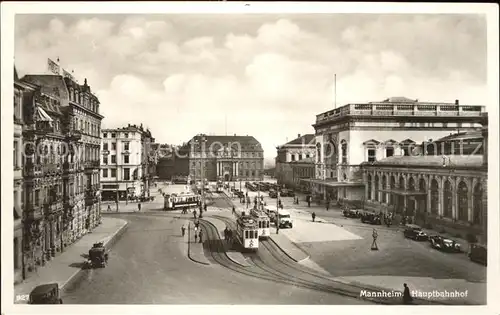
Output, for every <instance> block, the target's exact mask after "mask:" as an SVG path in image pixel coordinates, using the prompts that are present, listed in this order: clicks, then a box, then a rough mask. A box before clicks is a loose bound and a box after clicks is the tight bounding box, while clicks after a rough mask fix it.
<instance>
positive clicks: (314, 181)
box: [300, 178, 365, 187]
mask: <svg viewBox="0 0 500 315" xmlns="http://www.w3.org/2000/svg"><path fill="white" fill-rule="evenodd" d="M300 181H301V182H306V183H311V184H315V185H320V186H321V185H323V186H328V187H363V186H365V184H364V183H361V182H338V181H329V180H321V179H310V178H301V179H300Z"/></svg>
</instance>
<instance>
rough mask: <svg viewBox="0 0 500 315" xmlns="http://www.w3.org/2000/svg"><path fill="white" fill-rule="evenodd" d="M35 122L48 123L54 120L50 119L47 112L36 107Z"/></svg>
mask: <svg viewBox="0 0 500 315" xmlns="http://www.w3.org/2000/svg"><path fill="white" fill-rule="evenodd" d="M36 113H37V115H36V118H37V119H36V120H37V121H48V122H53V121H54V120H53V119H52V118H51V117H50V115H49V114H47V112H46V111H45V110H44V109H43V108H41V107H37V108H36Z"/></svg>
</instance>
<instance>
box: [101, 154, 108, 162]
mask: <svg viewBox="0 0 500 315" xmlns="http://www.w3.org/2000/svg"><path fill="white" fill-rule="evenodd" d="M102 163H103V164H108V156H107V155H105V156H103V157H102Z"/></svg>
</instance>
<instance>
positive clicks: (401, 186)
mask: <svg viewBox="0 0 500 315" xmlns="http://www.w3.org/2000/svg"><path fill="white" fill-rule="evenodd" d="M399 189H402V190H406V187H405V178H404V177H403V176H399Z"/></svg>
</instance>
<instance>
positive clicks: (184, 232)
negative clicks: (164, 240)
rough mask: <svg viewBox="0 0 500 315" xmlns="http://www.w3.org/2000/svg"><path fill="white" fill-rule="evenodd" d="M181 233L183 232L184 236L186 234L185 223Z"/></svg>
mask: <svg viewBox="0 0 500 315" xmlns="http://www.w3.org/2000/svg"><path fill="white" fill-rule="evenodd" d="M181 233H182V236H183V237H184V235H186V227H185V226H184V224H183V225H182V227H181Z"/></svg>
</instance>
